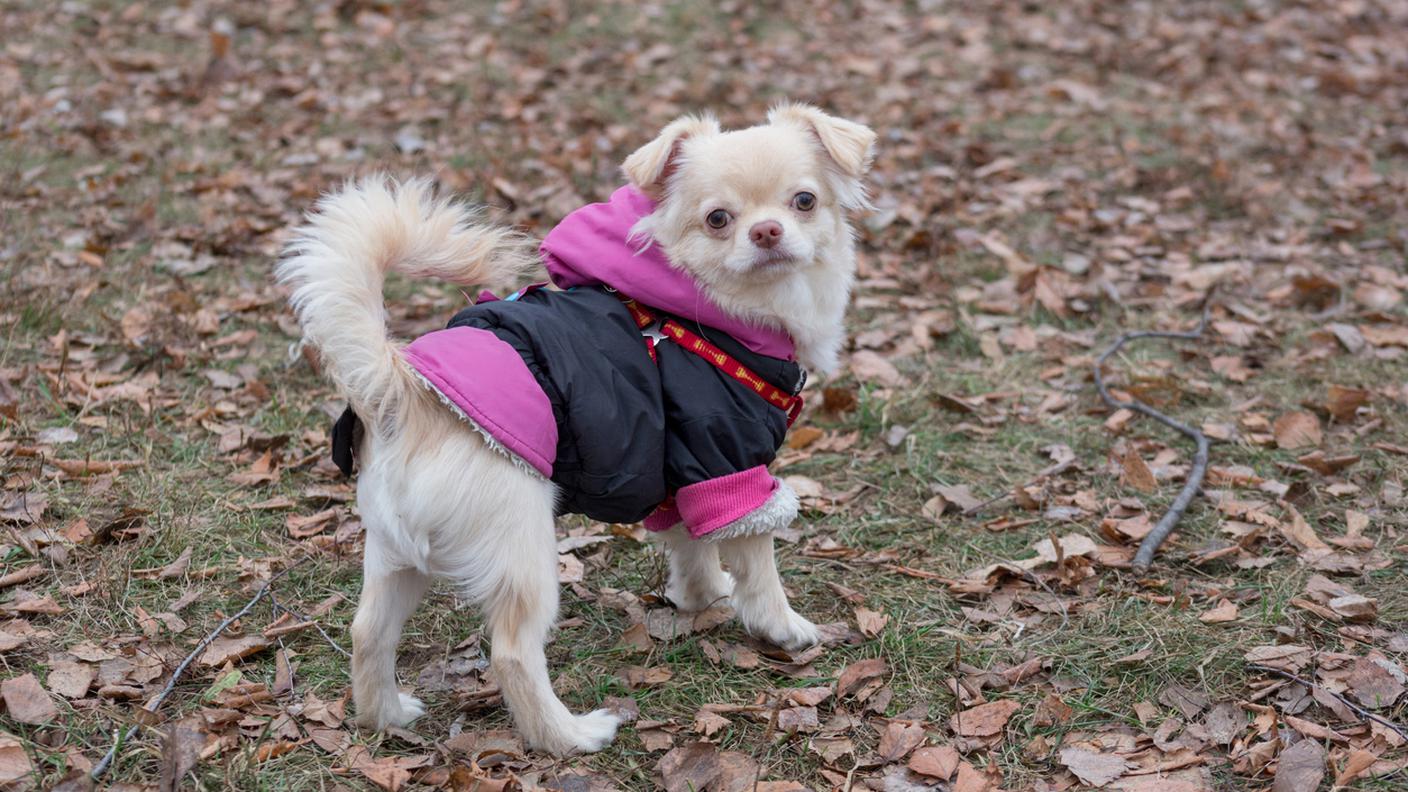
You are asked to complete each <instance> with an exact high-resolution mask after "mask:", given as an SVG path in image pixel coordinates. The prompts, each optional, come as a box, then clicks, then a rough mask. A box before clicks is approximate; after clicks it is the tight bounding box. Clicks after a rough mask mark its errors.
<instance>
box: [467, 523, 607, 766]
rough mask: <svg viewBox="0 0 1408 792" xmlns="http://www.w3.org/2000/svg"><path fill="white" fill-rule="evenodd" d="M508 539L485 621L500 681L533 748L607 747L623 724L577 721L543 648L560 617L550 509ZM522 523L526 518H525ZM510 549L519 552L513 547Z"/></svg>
mask: <svg viewBox="0 0 1408 792" xmlns="http://www.w3.org/2000/svg"><path fill="white" fill-rule="evenodd" d="M544 505H545V506H546V508H544V509H543V513H542V514H540V515H534V516H535V517H536V519H532V518H531V517H530V522H529V524H527V525H522V524H520V525H518V526H516V527H514V528H513V529H512V530H513V531H514V533H516V534H517V535H516V536H514V535H509V536H505V537H504V538H503V541H504V542H507V543H508V545H506V546H505V545H500V546H499V548H498V549H499V550H503V551H504V555H503V557H501V558H500V559H498V561H497V563H495V564H494V565H493V572H492V574H493V575H495V579H493V580H490V581H487V582H488V583H489V585H488V586H487V587H486V588H485V589H483V590H484V592H485V598H484V607H485V617H486V618H485V622H486V625H487V627H488V628H489V640H490V642H491V643H492V660H491V663H492V668H493V672H494V679H495V680H496V681H497V682H498V683H499V688H500V689H501V690H502V691H503V695H504V700H505V701H506V702H507V704H508V708H509V712H510V713H512V714H513V719H514V723H515V724H516V725H517V726H518V730H519V733H521V734H522V735H523V737H524V740H525V741H526V742H527V743H528V744H529V745H530V746H531V747H533V748H536V749H538V750H541V751H544V752H546V753H550V754H553V755H555V756H565V755H567V754H573V753H590V752H592V751H599V750H601V749H602V748H605V747H606V746H607V745H608V744H609V743H610V742H611V740H612V739H613V738H614V737H615V736H616V726H617V725H618V724H619V723H620V718H618V717H617V716H616V715H615V714H613V713H612V712H611V711H609V710H605V709H601V710H597V711H595V712H592V713H589V714H586V715H573V714H572V713H571V712H570V711H569V710H568V709H567V707H566V705H564V704H563V703H562V701H561V700H559V699H558V697H557V694H556V693H554V692H553V689H552V680H551V679H550V678H549V676H548V665H547V657H546V656H545V655H544V653H543V647H544V645H545V644H546V643H547V638H548V631H549V630H551V629H552V626H553V623H554V622H555V621H556V619H557V603H558V582H557V547H556V539H555V537H554V534H553V522H552V513H551V508H550V504H544ZM520 518H521V515H520ZM507 548H512V549H511V550H510V549H507Z"/></svg>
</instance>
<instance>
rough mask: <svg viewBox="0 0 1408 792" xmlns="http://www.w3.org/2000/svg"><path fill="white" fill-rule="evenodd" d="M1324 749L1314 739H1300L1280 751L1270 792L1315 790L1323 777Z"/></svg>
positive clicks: (1311, 791) (1306, 791)
mask: <svg viewBox="0 0 1408 792" xmlns="http://www.w3.org/2000/svg"><path fill="white" fill-rule="evenodd" d="M1325 757H1326V754H1325V749H1324V748H1323V747H1321V745H1320V743H1318V742H1316V741H1315V740H1308V739H1307V740H1301V741H1300V742H1298V743H1296V744H1295V745H1292V746H1291V747H1290V748H1287V749H1286V750H1284V751H1282V752H1281V756H1280V757H1279V758H1278V759H1277V762H1276V776H1275V779H1274V780H1273V781H1272V782H1271V791H1272V792H1315V790H1317V789H1319V788H1320V782H1321V781H1322V780H1324V778H1325Z"/></svg>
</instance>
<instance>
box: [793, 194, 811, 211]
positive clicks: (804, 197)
mask: <svg viewBox="0 0 1408 792" xmlns="http://www.w3.org/2000/svg"><path fill="white" fill-rule="evenodd" d="M792 205H793V206H795V207H797V211H799V212H810V211H811V210H813V209H815V208H816V196H815V195H812V194H811V193H809V192H805V191H804V192H799V193H797V194H796V195H794V196H792Z"/></svg>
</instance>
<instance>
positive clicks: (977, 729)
mask: <svg viewBox="0 0 1408 792" xmlns="http://www.w3.org/2000/svg"><path fill="white" fill-rule="evenodd" d="M1021 708H1022V705H1021V704H1018V703H1017V702H1015V701H1013V700H1012V699H999V700H997V701H991V702H988V703H987V704H980V705H978V706H976V707H973V708H972V709H967V710H964V711H962V712H956V713H954V714H953V716H952V717H951V718H950V719H949V723H950V724H951V725H952V726H953V730H954V731H955V732H957V733H958V734H959V735H960V736H963V737H991V736H993V735H994V734H998V733H1000V732H1001V731H1002V729H1003V727H1005V726H1006V725H1007V721H1008V719H1010V718H1011V717H1012V715H1013V714H1014V713H1016V712H1017V710H1019V709H1021Z"/></svg>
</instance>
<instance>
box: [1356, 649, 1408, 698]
mask: <svg viewBox="0 0 1408 792" xmlns="http://www.w3.org/2000/svg"><path fill="white" fill-rule="evenodd" d="M1387 665H1391V662H1390V661H1388V660H1382V659H1377V658H1369V657H1361V658H1359V659H1358V660H1355V661H1354V667H1353V668H1352V669H1351V670H1350V673H1349V676H1348V677H1347V678H1346V679H1345V682H1346V683H1347V684H1348V685H1349V692H1350V695H1352V696H1354V698H1355V699H1356V700H1358V701H1359V703H1360V704H1362V705H1364V706H1365V707H1368V708H1369V709H1384V708H1386V707H1391V706H1393V703H1394V702H1396V701H1398V697H1399V696H1402V695H1403V689H1404V674H1403V671H1402V670H1400V669H1398V667H1397V666H1396V665H1394V666H1393V668H1394V671H1396V672H1397V673H1394V672H1391V671H1389V669H1388V668H1386V667H1385V666H1387Z"/></svg>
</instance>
